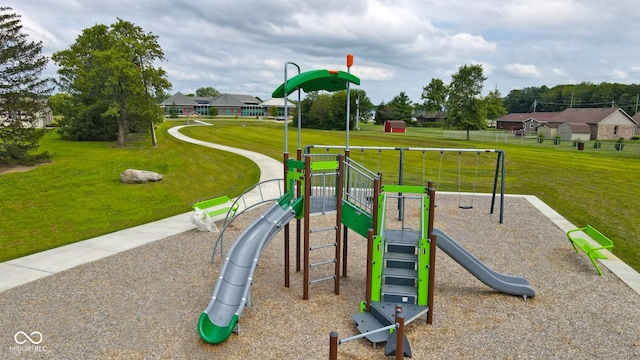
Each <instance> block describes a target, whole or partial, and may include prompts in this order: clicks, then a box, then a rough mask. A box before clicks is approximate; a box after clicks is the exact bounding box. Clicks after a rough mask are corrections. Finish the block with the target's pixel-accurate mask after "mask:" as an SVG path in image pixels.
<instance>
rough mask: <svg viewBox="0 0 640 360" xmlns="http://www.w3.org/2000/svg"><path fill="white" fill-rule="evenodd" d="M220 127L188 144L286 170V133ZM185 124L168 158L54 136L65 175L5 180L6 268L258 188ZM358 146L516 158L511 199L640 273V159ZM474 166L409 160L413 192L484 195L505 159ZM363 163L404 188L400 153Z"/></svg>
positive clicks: (366, 133)
mask: <svg viewBox="0 0 640 360" xmlns="http://www.w3.org/2000/svg"><path fill="white" fill-rule="evenodd" d="M212 122H213V123H214V124H215V125H214V126H211V127H190V128H186V129H183V130H182V132H183V133H184V134H185V135H188V136H191V137H194V138H198V139H201V140H205V141H211V142H216V143H219V144H223V145H228V146H234V147H239V148H243V149H248V150H253V151H257V152H260V153H263V154H266V155H268V156H271V157H273V158H275V159H278V160H281V159H282V153H283V151H284V141H283V139H284V137H283V136H284V132H283V124H282V123H270V122H258V121H250V120H215V121H212ZM176 124H177V123H173V124H170V125H169V124H165V125H163V127H162V128H161V129H160V131H159V132H158V133H159V145H158V146H157V147H152V146H150V145H149V140H148V139H147V138H144V139H139V140H138V141H135V142H132V143H131V144H130V145H128V146H127V147H125V148H122V149H119V148H116V147H115V146H114V144H111V143H76V142H67V141H62V140H60V139H59V137H58V136H57V135H55V134H54V133H52V134H49V135H48V136H47V137H46V138H45V139H44V140H43V141H42V143H41V149H42V150H49V151H50V152H54V153H55V156H54V157H53V163H51V164H46V165H42V166H40V167H38V168H36V169H33V170H31V171H28V172H25V173H12V174H2V175H0V192H1V193H2V200H0V201H1V204H2V205H1V206H2V214H3V216H2V217H0V229H1V232H0V249H1V250H2V251H1V252H0V261H6V260H9V259H12V258H15V257H19V256H23V255H27V254H30V253H33V252H37V251H41V250H44V249H48V248H52V247H56V246H60V245H64V244H68V243H72V242H75V241H79V240H83V239H87V238H91V237H94V236H97V235H101V234H104V233H108V232H112V231H117V230H120V229H123V228H127V227H131V226H134V225H138V224H142V223H146V222H149V221H152V220H157V219H161V218H164V217H168V216H171V215H175V214H179V213H182V212H186V211H189V210H190V207H191V204H193V202H195V201H197V200H202V199H206V198H210V197H214V196H218V195H222V194H228V195H230V196H234V195H238V194H239V193H240V192H241V191H242V190H244V189H245V188H246V187H247V186H249V185H251V184H253V183H255V182H257V180H258V178H259V174H258V168H257V167H256V166H255V165H254V164H253V163H251V162H250V161H248V160H246V159H244V158H242V157H239V156H235V155H233V154H229V153H225V152H221V151H216V150H212V149H207V148H204V147H200V146H197V145H191V144H186V143H182V142H180V141H177V140H175V139H173V138H172V137H170V136H169V135H167V134H166V128H167V127H169V126H174V125H176ZM288 134H289V139H288V145H289V149H288V151H289V153H290V154H291V156H295V153H296V148H297V129H295V128H289V131H288ZM312 144H313V145H320V144H323V145H344V144H345V132H344V131H320V130H303V131H302V146H305V145H312ZM350 145H351V146H354V147H355V146H384V147H430V148H441V147H442V148H495V149H501V150H504V151H505V153H506V172H507V176H506V179H505V180H506V186H505V190H506V192H507V193H513V194H532V195H536V196H538V197H539V198H541V199H542V200H543V201H544V202H546V203H547V204H549V205H550V206H551V207H553V208H554V209H555V210H557V211H558V212H559V213H560V214H562V215H563V216H564V217H566V218H567V219H568V220H569V221H571V222H572V223H574V224H576V225H583V224H587V223H589V224H591V225H593V226H595V227H596V228H598V229H599V230H601V231H602V232H603V233H605V234H606V235H608V236H609V237H610V238H611V239H612V240H613V241H614V244H615V247H614V249H613V252H614V253H615V254H616V255H618V256H619V257H620V258H622V259H623V260H624V261H626V262H627V263H628V264H630V265H631V266H633V267H634V268H635V269H637V270H639V269H640V254H638V247H639V245H640V239H639V238H638V236H637V231H635V230H634V229H635V218H636V214H637V213H638V210H637V209H640V197H639V196H637V190H636V191H634V189H635V188H637V179H640V158H639V157H638V156H637V155H631V154H628V153H625V152H621V153H615V152H594V151H589V152H587V151H584V152H579V151H576V150H575V149H573V148H572V147H571V146H566V147H564V146H563V147H552V146H537V145H535V144H513V143H509V144H502V143H493V142H490V141H489V140H487V141H465V140H447V139H444V138H443V136H442V131H441V130H428V129H422V128H409V129H408V132H407V133H406V134H385V133H383V132H382V128H381V127H380V126H373V125H369V124H367V125H362V126H361V131H353V130H352V131H351V132H350ZM315 151H316V152H317V151H323V149H315ZM463 155H464V156H463ZM463 155H460V157H458V154H457V153H455V152H451V153H445V154H443V155H442V158H441V157H440V154H439V153H438V152H426V153H424V155H423V154H422V153H420V152H408V153H406V154H405V164H404V183H405V184H423V183H425V181H426V179H428V180H432V181H434V183H436V185H438V188H439V189H441V190H446V191H458V188H459V187H460V189H461V190H462V191H467V192H468V191H473V189H474V187H475V190H476V191H478V192H490V190H491V186H492V181H493V168H494V167H495V155H491V154H484V153H483V154H481V155H480V156H478V155H476V154H475V153H464V154H463ZM351 157H352V158H353V159H354V160H356V161H358V162H361V163H363V164H364V165H365V166H367V167H368V168H370V169H371V170H373V171H381V172H383V176H384V181H385V182H386V183H397V182H398V179H397V174H398V152H397V151H384V152H377V151H372V150H367V151H364V152H362V151H360V150H352V152H351ZM458 161H460V166H458ZM423 164H424V166H423ZM476 164H477V169H478V171H477V172H476ZM127 168H139V169H145V170H152V171H157V172H160V173H162V174H163V175H164V176H165V178H164V179H163V180H162V181H161V182H158V183H153V184H144V185H124V184H122V183H120V180H119V174H120V172H122V171H123V170H125V169H127ZM458 177H460V179H461V181H460V182H458ZM458 184H460V185H458Z"/></svg>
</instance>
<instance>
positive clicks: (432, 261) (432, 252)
mask: <svg viewBox="0 0 640 360" xmlns="http://www.w3.org/2000/svg"><path fill="white" fill-rule="evenodd" d="M427 186H428V187H429V188H428V192H429V220H428V225H427V229H428V231H429V285H428V287H427V306H429V311H428V312H427V324H432V323H433V308H434V307H433V297H434V296H433V293H434V289H435V281H436V250H437V248H438V245H437V243H436V236H435V235H433V234H432V232H433V220H434V217H435V209H436V191H435V189H434V188H433V182H431V181H429V182H428V183H427Z"/></svg>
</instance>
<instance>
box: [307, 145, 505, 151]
mask: <svg viewBox="0 0 640 360" xmlns="http://www.w3.org/2000/svg"><path fill="white" fill-rule="evenodd" d="M306 148H308V149H312V148H320V149H346V147H345V146H341V145H307V146H306ZM349 148H350V149H356V150H409V151H440V152H446V151H452V152H475V153H479V152H485V153H498V152H501V153H504V151H503V150H496V149H456V148H414V147H390V146H350V147H349Z"/></svg>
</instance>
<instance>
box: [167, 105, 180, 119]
mask: <svg viewBox="0 0 640 360" xmlns="http://www.w3.org/2000/svg"><path fill="white" fill-rule="evenodd" d="M169 117H170V118H172V119H177V118H178V107H177V106H176V102H175V101H174V102H172V103H171V107H170V108H169Z"/></svg>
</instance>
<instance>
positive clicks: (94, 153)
mask: <svg viewBox="0 0 640 360" xmlns="http://www.w3.org/2000/svg"><path fill="white" fill-rule="evenodd" d="M167 126H168V125H163V127H162V128H161V130H160V131H158V137H159V143H158V145H157V146H156V147H152V146H151V145H150V141H149V139H148V138H146V137H145V138H143V139H137V140H135V139H133V138H132V139H133V141H132V142H131V143H130V144H129V145H127V146H126V147H124V148H117V147H116V146H115V144H113V143H102V142H71V141H63V140H60V138H59V136H58V135H57V134H56V133H55V132H53V131H52V132H51V133H49V134H48V135H47V136H46V137H45V138H44V139H43V140H42V141H41V145H40V149H41V150H48V151H49V152H51V153H55V155H54V156H53V158H52V160H53V162H52V163H49V164H44V165H41V166H39V167H37V168H34V169H32V170H30V171H27V172H20V173H5V174H2V175H0V193H1V194H2V197H1V200H0V202H1V205H0V206H1V212H2V216H0V261H6V260H10V259H13V258H16V257H20V256H24V255H28V254H31V253H34V252H38V251H42V250H46V249H50V248H53V247H57V246H61V245H65V244H69V243H73V242H77V241H80V240H84V239H87V238H91V237H95V236H98V235H102V234H106V233H109V232H113V231H117V230H121V229H125V228H128V227H132V226H136V225H140V224H144V223H147V222H150V221H154V220H158V219H162V218H165V217H169V216H173V215H176V214H179V213H184V212H187V211H189V210H190V209H191V205H192V204H193V203H194V202H196V201H198V200H204V199H207V198H211V197H215V196H219V195H223V194H228V195H230V196H234V195H238V194H240V193H241V192H242V190H244V189H245V188H246V187H248V186H250V185H252V184H254V183H255V182H257V181H258V179H259V169H258V167H257V166H256V165H255V164H254V163H253V162H251V161H249V160H247V159H245V158H243V157H241V156H237V155H234V154H230V153H228V152H223V151H217V150H213V149H207V148H204V147H196V146H194V145H190V144H187V143H184V142H181V141H178V140H176V139H174V138H173V137H171V136H169V135H168V134H166V127H167ZM128 168H133V169H144V170H150V171H155V172H159V173H161V174H163V176H164V178H163V180H162V181H160V182H157V183H147V184H141V185H126V184H123V183H122V182H121V181H120V173H121V172H122V171H124V170H126V169H128Z"/></svg>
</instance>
